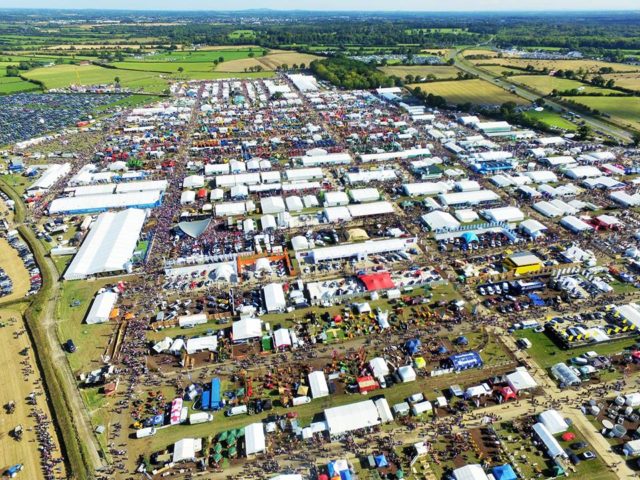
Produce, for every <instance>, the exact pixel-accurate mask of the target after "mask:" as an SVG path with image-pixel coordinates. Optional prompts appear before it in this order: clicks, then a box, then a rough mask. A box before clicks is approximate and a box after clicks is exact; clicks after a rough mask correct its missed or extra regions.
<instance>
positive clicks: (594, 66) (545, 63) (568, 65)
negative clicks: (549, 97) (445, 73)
mask: <svg viewBox="0 0 640 480" xmlns="http://www.w3.org/2000/svg"><path fill="white" fill-rule="evenodd" d="M465 55H469V51H466V52H465ZM474 62H475V63H482V62H486V60H474ZM496 62H497V63H499V64H500V65H503V66H506V67H509V66H513V67H520V68H526V67H527V65H532V66H533V67H534V68H535V69H536V70H542V69H544V68H545V67H546V68H547V69H549V70H560V69H562V70H573V71H575V72H577V71H578V70H579V69H582V70H585V71H588V72H596V71H598V70H599V69H601V68H603V67H610V68H612V69H613V70H614V72H638V71H640V66H637V65H626V64H623V63H611V62H601V61H598V60H534V59H527V58H500V59H496Z"/></svg>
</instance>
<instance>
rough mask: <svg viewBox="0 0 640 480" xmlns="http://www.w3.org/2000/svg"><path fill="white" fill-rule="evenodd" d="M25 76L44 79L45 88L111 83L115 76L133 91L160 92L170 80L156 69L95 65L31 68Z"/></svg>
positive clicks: (38, 79)
mask: <svg viewBox="0 0 640 480" xmlns="http://www.w3.org/2000/svg"><path fill="white" fill-rule="evenodd" d="M24 76H25V77H26V78H29V79H33V80H37V81H40V82H42V83H43V84H44V85H45V87H46V88H48V89H53V88H65V87H69V86H71V85H74V84H77V85H101V84H111V83H113V82H114V79H115V77H119V78H120V84H121V85H122V86H123V87H128V88H131V89H133V90H138V89H139V90H142V91H145V92H151V93H160V92H162V91H164V90H165V89H166V88H167V85H168V83H169V79H168V78H166V76H163V75H162V74H160V73H157V72H143V71H133V70H117V69H112V68H104V67H99V66H96V65H82V66H77V65H56V66H54V67H42V68H36V69H34V70H30V71H28V72H26V73H25V74H24Z"/></svg>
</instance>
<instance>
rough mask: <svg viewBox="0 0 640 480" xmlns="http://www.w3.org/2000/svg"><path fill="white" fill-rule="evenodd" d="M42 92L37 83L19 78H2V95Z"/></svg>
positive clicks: (0, 81)
mask: <svg viewBox="0 0 640 480" xmlns="http://www.w3.org/2000/svg"><path fill="white" fill-rule="evenodd" d="M36 90H40V87H39V86H38V85H36V84H35V83H31V82H27V81H25V80H22V79H21V78H19V77H0V95H7V94H10V93H19V92H33V91H36Z"/></svg>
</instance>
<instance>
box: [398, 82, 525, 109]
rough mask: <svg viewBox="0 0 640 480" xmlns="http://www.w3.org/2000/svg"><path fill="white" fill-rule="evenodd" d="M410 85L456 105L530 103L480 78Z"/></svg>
mask: <svg viewBox="0 0 640 480" xmlns="http://www.w3.org/2000/svg"><path fill="white" fill-rule="evenodd" d="M408 87H409V88H415V87H419V88H420V89H421V90H422V91H423V92H426V93H432V94H433V95H440V96H442V97H444V98H445V99H446V100H447V102H449V103H453V104H456V105H461V104H463V103H472V104H474V105H501V104H503V103H505V102H515V103H517V104H519V105H526V104H527V103H528V102H527V101H526V100H524V99H523V98H521V97H518V96H517V95H514V94H512V93H510V92H507V91H506V90H503V89H501V88H500V87H497V86H495V85H492V84H491V83H489V82H486V81H484V80H480V79H474V80H457V81H450V82H447V81H444V82H432V83H417V84H412V85H408Z"/></svg>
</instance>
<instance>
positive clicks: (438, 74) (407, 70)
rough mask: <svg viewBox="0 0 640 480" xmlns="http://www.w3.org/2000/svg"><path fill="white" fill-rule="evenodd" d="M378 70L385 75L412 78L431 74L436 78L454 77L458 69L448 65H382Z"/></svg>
mask: <svg viewBox="0 0 640 480" xmlns="http://www.w3.org/2000/svg"><path fill="white" fill-rule="evenodd" d="M380 70H382V71H383V72H384V73H386V74H387V75H395V76H397V77H400V78H404V77H406V76H407V75H412V76H413V77H414V78H417V77H422V78H426V77H427V76H429V75H433V76H434V77H435V78H436V79H437V80H444V79H451V78H456V75H457V74H458V72H459V71H460V70H458V69H457V68H456V67H450V66H448V65H446V66H444V65H434V66H427V65H418V66H391V67H383V68H381V69H380Z"/></svg>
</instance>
